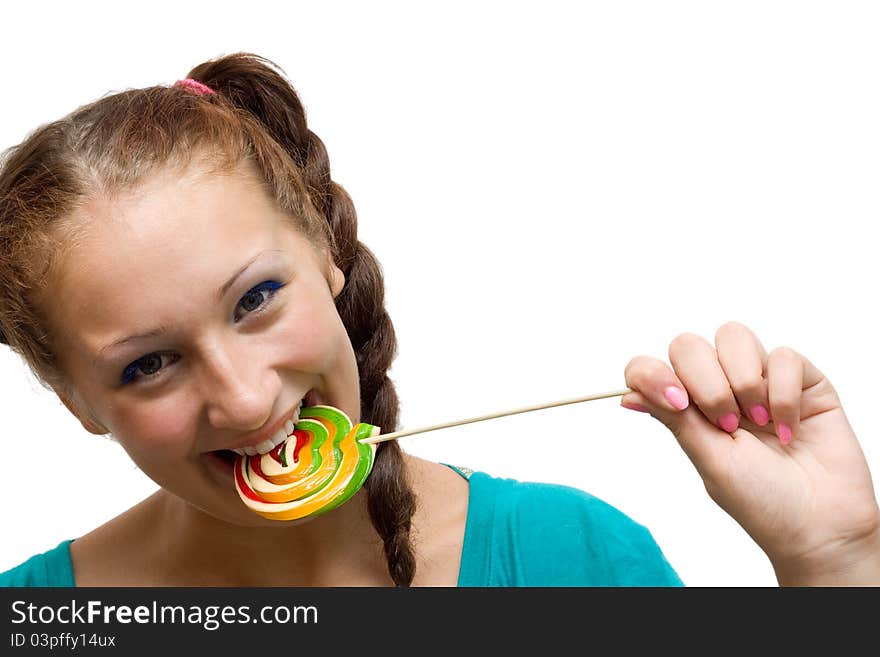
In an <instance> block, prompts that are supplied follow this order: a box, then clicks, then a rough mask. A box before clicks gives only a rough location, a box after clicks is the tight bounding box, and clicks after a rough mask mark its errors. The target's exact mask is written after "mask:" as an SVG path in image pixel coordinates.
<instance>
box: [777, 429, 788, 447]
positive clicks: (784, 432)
mask: <svg viewBox="0 0 880 657" xmlns="http://www.w3.org/2000/svg"><path fill="white" fill-rule="evenodd" d="M776 433H777V434H778V435H779V442H781V443H782V444H783V445H788V443H790V442H791V427H790V426H788V425H787V424H777V425H776Z"/></svg>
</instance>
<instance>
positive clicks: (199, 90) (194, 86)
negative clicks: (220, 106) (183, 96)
mask: <svg viewBox="0 0 880 657" xmlns="http://www.w3.org/2000/svg"><path fill="white" fill-rule="evenodd" d="M174 86H175V87H184V88H185V89H189V90H190V91H192V92H193V93H194V94H196V95H198V96H205V95H208V94H213V93H216V92H215V91H214V90H213V89H211V87H209V86H208V85H206V84H202V83H201V82H199V81H198V80H193V79H192V78H186V79H185V80H178V81H177V82H175V83H174Z"/></svg>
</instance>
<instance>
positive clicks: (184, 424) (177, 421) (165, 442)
mask: <svg viewBox="0 0 880 657" xmlns="http://www.w3.org/2000/svg"><path fill="white" fill-rule="evenodd" d="M185 408H186V404H185V402H184V401H183V400H181V399H177V398H169V399H166V400H162V402H161V403H159V404H147V405H145V406H141V407H138V408H137V409H136V410H135V409H131V412H129V413H125V412H124V411H123V414H122V415H121V416H120V418H121V419H120V422H118V423H117V427H118V428H117V434H116V438H117V439H118V440H119V442H120V443H121V444H122V446H123V448H125V450H126V451H127V452H128V453H129V454H130V455H131V456H132V457H133V458H135V457H137V456H140V455H144V456H146V457H148V458H155V457H156V456H157V455H159V454H162V455H163V456H165V457H167V456H185V455H187V454H188V453H189V452H191V451H192V444H191V443H192V441H193V439H194V438H193V436H194V430H193V425H192V422H190V420H189V418H190V417H191V416H190V415H189V414H188V413H187V412H186V411H185ZM122 418H124V419H122ZM136 460H137V458H136Z"/></svg>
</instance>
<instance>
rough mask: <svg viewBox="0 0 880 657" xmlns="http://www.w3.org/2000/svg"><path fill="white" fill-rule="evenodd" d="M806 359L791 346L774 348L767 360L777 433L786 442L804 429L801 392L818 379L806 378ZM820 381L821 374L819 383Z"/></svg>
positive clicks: (782, 441)
mask: <svg viewBox="0 0 880 657" xmlns="http://www.w3.org/2000/svg"><path fill="white" fill-rule="evenodd" d="M805 360H806V359H804V358H803V357H802V356H801V355H800V354H798V353H797V352H796V351H794V350H792V349H789V348H788V347H779V348H777V349H774V350H773V351H772V352H770V356H769V358H768V360H767V380H768V390H767V392H768V397H769V400H770V414H771V415H772V416H773V423H774V424H775V425H776V435H777V436H779V442H781V443H782V444H783V445H788V444H789V443H790V442H791V441H792V438H793V437H794V436H795V435H797V433H798V431H799V429H800V419H801V394H802V393H803V390H804V388H805V387H807V388H808V387H810V385H812V384H807V381H808V380H810V379H812V378H814V377H809V376H808V377H806V378H805V376H804V375H805V369H806V368H805V366H804V365H805ZM813 369H815V368H813ZM816 373H818V370H816ZM811 374H812V372H811ZM819 380H821V375H819V379H817V380H816V382H818V381H819ZM805 384H807V385H805Z"/></svg>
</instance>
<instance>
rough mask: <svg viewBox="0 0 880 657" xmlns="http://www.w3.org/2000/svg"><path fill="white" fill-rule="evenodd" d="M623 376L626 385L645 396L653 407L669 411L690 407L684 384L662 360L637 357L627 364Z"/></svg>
mask: <svg viewBox="0 0 880 657" xmlns="http://www.w3.org/2000/svg"><path fill="white" fill-rule="evenodd" d="M623 376H624V379H625V380H626V385H627V386H629V387H630V388H632V390H634V391H637V392H640V393H641V394H642V395H644V397H645V399H646V400H648V401H650V402H651V404H652V405H657V406H659V407H660V408H665V409H666V410H669V411H682V410H684V409H686V408H687V407H688V403H689V401H688V394H687V390H686V388H685V386H684V384H683V383H682V382H681V380H680V379H679V378H678V377H677V376H676V375H675V372H673V371H672V368H670V367H669V365H667V364H666V363H664V362H663V361H662V360H659V359H657V358H652V357H651V356H636V357H635V358H633V359H632V360H631V361H629V363H627V365H626V367H625V368H624V371H623Z"/></svg>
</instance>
